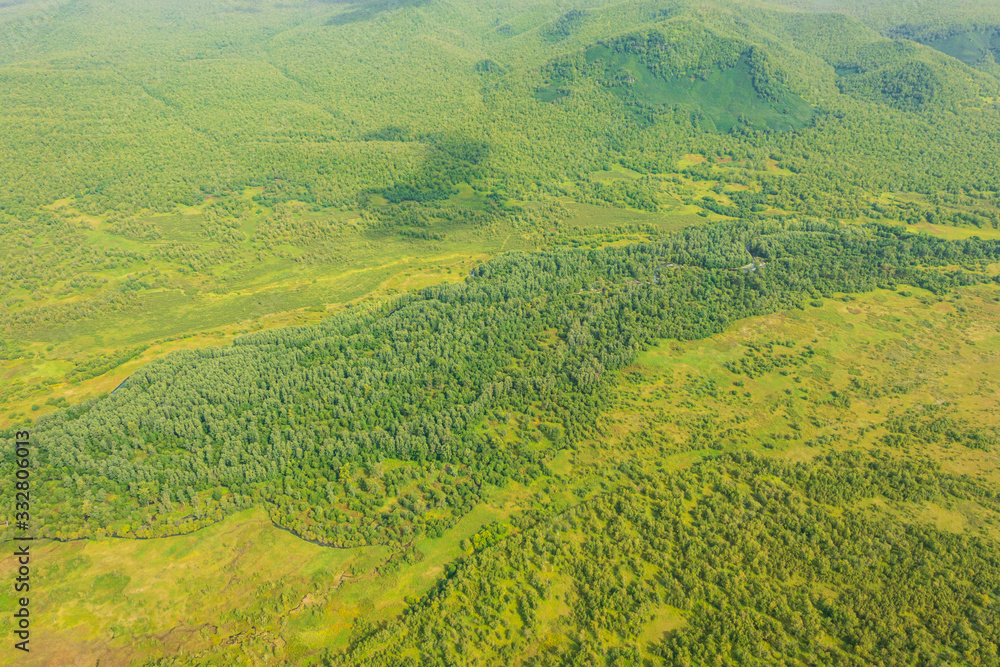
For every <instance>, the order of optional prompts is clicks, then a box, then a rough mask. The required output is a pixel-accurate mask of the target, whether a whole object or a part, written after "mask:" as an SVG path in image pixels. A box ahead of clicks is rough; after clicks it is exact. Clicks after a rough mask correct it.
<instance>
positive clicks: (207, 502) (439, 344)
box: [36, 221, 1000, 546]
mask: <svg viewBox="0 0 1000 667" xmlns="http://www.w3.org/2000/svg"><path fill="white" fill-rule="evenodd" d="M998 258H1000V242H991V243H985V242H978V243H977V242H964V243H954V242H946V241H940V240H937V239H932V238H929V237H920V236H913V235H910V234H907V233H905V232H902V233H901V232H898V231H896V230H894V229H893V228H887V227H873V228H871V229H869V230H859V229H855V228H852V227H840V226H837V225H831V224H829V223H822V222H813V223H809V222H795V221H788V222H786V223H784V224H781V225H779V224H775V223H768V224H762V223H758V224H755V225H747V224H738V223H733V224H731V225H715V226H712V227H710V228H705V229H698V230H694V231H690V232H686V233H682V234H679V235H676V236H672V237H669V238H668V239H667V240H665V241H662V242H660V243H656V244H648V245H639V246H629V247H626V248H623V249H606V250H596V251H594V250H592V251H587V252H584V251H579V250H575V251H574V250H570V251H557V252H554V253H537V254H510V255H506V256H504V257H503V258H500V259H496V260H493V261H491V262H488V263H486V264H483V265H481V266H479V267H477V268H476V269H475V270H474V271H473V272H472V275H470V276H469V277H468V279H467V280H466V282H465V284H460V285H456V286H448V287H439V288H427V289H425V290H424V291H423V292H421V293H420V294H418V295H414V296H409V297H401V299H400V300H399V302H398V303H395V304H392V305H389V306H386V307H385V308H384V309H383V310H381V311H375V312H364V313H353V312H351V313H348V314H345V315H342V316H340V317H334V318H330V319H328V320H326V321H324V322H323V323H322V324H320V325H318V326H315V327H303V328H290V329H279V330H275V331H270V332H263V333H259V334H253V335H249V336H244V337H241V338H238V339H236V340H235V341H234V344H233V345H232V346H231V347H225V348H217V349H209V350H203V351H192V352H189V353H178V354H174V355H171V356H169V357H166V358H164V359H163V360H161V361H158V362H154V363H152V364H149V365H147V366H145V367H144V368H142V369H141V370H140V371H139V372H137V373H135V374H133V375H132V376H131V377H130V378H129V379H128V380H127V381H126V382H125V383H124V385H123V386H121V387H119V388H118V389H116V390H115V392H114V393H113V394H112V395H111V396H109V397H108V398H106V399H104V400H101V401H98V402H96V403H85V404H82V405H80V406H77V407H74V408H70V409H68V410H65V411H62V412H58V413H56V414H55V415H54V416H52V417H49V418H42V419H39V420H38V424H37V426H36V429H37V430H39V432H40V433H41V434H42V435H41V436H40V437H43V438H45V439H46V440H47V441H48V442H51V443H52V446H51V447H50V448H49V449H47V450H46V454H45V455H44V459H43V461H42V462H41V463H42V465H43V469H44V470H45V471H46V472H45V476H46V477H48V478H49V479H51V480H52V482H51V483H50V488H49V489H48V491H47V492H46V493H44V494H43V497H44V498H45V499H46V500H44V501H42V502H44V503H45V509H44V510H41V511H39V512H38V513H37V514H38V518H39V520H40V521H41V522H43V523H42V525H43V526H44V530H46V531H47V532H49V533H50V534H51V535H52V536H53V537H60V538H71V537H82V536H94V535H101V534H105V535H135V536H139V537H148V536H152V535H162V534H169V533H171V532H176V531H178V530H181V531H186V530H190V529H191V528H192V527H194V526H198V525H203V524H204V523H205V522H207V521H211V520H214V519H216V518H217V517H218V516H219V515H220V513H224V512H225V511H227V510H228V511H233V510H235V509H237V508H241V507H245V506H247V505H249V504H250V503H256V502H261V501H264V502H266V503H268V506H269V508H270V510H269V511H270V512H271V515H272V517H273V518H274V520H275V522H276V523H278V524H279V525H284V526H287V527H288V528H290V529H292V530H294V531H295V532H296V533H297V534H300V535H302V536H303V537H306V538H308V539H311V540H317V541H320V542H323V543H327V544H332V545H336V546H356V545H359V544H373V543H392V544H403V543H405V542H407V541H408V540H409V539H411V538H412V536H413V535H414V533H420V532H421V531H424V530H427V531H432V532H435V533H440V532H441V531H443V530H445V529H446V528H448V527H450V525H451V524H452V523H453V522H454V521H455V519H456V518H457V517H460V516H462V515H463V514H464V513H465V512H468V511H469V510H471V509H472V508H473V507H474V506H475V504H476V503H477V502H478V500H479V499H480V489H481V487H482V486H483V485H484V484H495V485H503V484H505V483H506V481H507V480H510V479H513V480H519V481H523V480H526V479H531V478H533V477H536V476H537V475H539V474H540V473H541V472H542V471H543V470H544V466H545V462H546V460H547V458H550V457H551V454H552V453H553V452H554V451H555V450H556V449H558V448H559V447H560V446H562V445H563V444H564V441H565V440H569V441H574V440H577V439H579V438H581V437H585V436H586V435H587V434H588V429H589V428H591V426H592V423H593V421H594V418H595V415H596V410H597V409H598V408H599V406H600V404H601V391H602V388H603V387H605V386H606V384H607V381H608V377H609V376H613V373H614V372H615V371H616V370H618V369H620V368H622V367H623V366H625V365H626V364H628V363H629V362H630V361H631V358H632V356H633V355H634V354H635V352H636V351H637V350H641V349H644V348H645V347H647V346H649V345H650V344H651V343H652V342H653V341H654V340H656V339H660V338H674V339H682V340H683V339H691V338H701V337H704V336H707V335H709V334H712V333H717V332H719V331H720V330H721V329H722V328H723V327H725V326H726V325H727V324H728V323H729V322H731V321H733V320H737V319H741V318H745V317H749V316H752V315H758V314H761V313H764V312H774V311H776V310H780V309H784V308H788V307H793V306H797V305H799V304H801V303H803V302H806V301H808V300H809V299H812V298H816V297H821V296H824V295H826V296H829V295H831V294H833V293H834V292H857V291H868V290H872V289H875V288H880V287H887V286H888V287H891V286H893V285H895V284H897V283H899V282H905V283H908V284H913V285H919V286H921V287H923V288H926V289H930V290H933V291H940V290H945V289H947V288H949V287H953V286H956V285H965V284H972V283H974V282H976V281H979V280H989V279H990V278H989V277H988V276H985V275H983V274H981V273H978V272H977V270H978V269H979V268H980V267H981V266H983V265H985V264H990V263H992V262H995V261H996V260H997V259H998ZM949 265H950V266H955V265H958V266H965V267H968V268H969V269H970V270H960V269H959V270H955V269H951V270H947V271H946V270H944V267H946V266H949ZM488 414H492V415H499V414H505V415H506V418H505V419H506V421H508V423H510V422H511V421H512V420H513V421H515V422H518V423H520V425H521V428H522V430H527V431H528V433H529V434H531V435H530V437H529V438H528V440H527V441H514V442H510V441H507V440H506V438H504V437H503V435H502V434H500V433H496V432H492V431H491V430H489V429H484V428H483V427H484V421H485V417H486V416H487V415H488ZM387 463H388V465H387ZM442 466H443V468H444V472H445V475H444V477H443V478H442V477H441V476H440V475H439V472H438V471H439V468H440V467H442ZM387 468H389V469H387ZM434 479H436V481H438V482H441V483H440V484H434V483H431V480H434ZM434 509H443V510H445V512H444V513H441V512H434V511H433V510H434ZM191 524H193V525H191Z"/></svg>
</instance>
